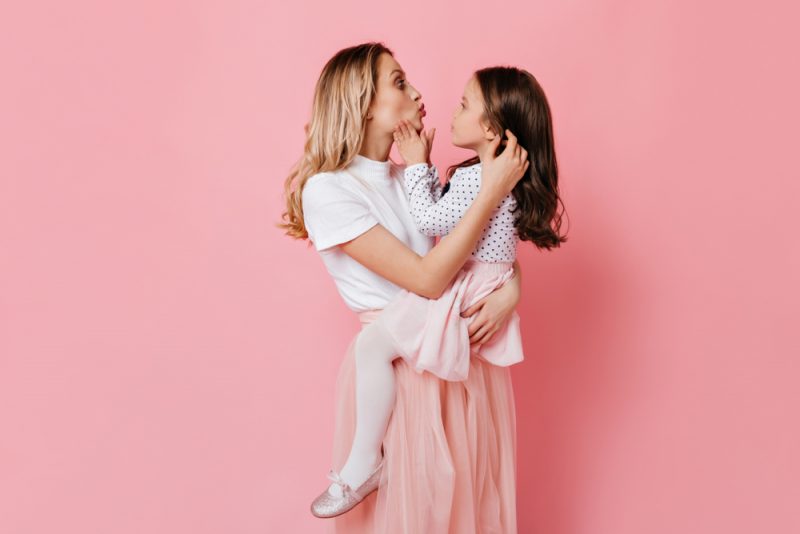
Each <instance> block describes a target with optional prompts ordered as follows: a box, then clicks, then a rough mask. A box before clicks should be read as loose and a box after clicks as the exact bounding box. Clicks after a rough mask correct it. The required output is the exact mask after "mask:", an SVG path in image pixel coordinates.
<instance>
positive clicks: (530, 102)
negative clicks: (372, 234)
mask: <svg viewBox="0 0 800 534" xmlns="http://www.w3.org/2000/svg"><path fill="white" fill-rule="evenodd" d="M506 128H508V130H510V131H511V132H514V133H515V134H516V135H517V138H518V142H519V146H520V147H528V148H530V153H526V152H525V149H524V148H521V150H522V154H523V157H525V158H526V159H527V162H526V165H525V169H526V170H525V175H524V176H523V178H522V179H521V180H520V181H519V182H518V183H517V185H516V186H515V188H514V190H513V191H512V192H511V193H510V194H509V195H508V196H507V197H506V198H505V199H503V201H502V202H501V203H500V205H499V206H498V207H497V212H496V213H495V215H494V216H493V217H492V218H491V219H490V220H489V224H488V226H487V227H486V228H485V229H484V232H483V234H482V236H481V238H480V240H479V242H478V244H477V246H476V248H475V250H474V251H473V253H472V257H471V258H470V259H468V260H467V262H466V264H465V265H464V266H463V267H462V269H461V270H460V271H459V272H458V274H457V275H456V277H455V278H454V280H453V281H452V282H451V283H450V285H449V286H448V287H447V289H445V290H444V292H443V293H442V294H441V296H439V297H438V298H436V299H427V298H425V297H422V296H420V295H417V294H416V293H412V292H410V291H406V290H401V291H400V292H399V294H398V296H396V297H395V298H394V299H393V300H392V301H391V302H390V303H389V304H388V305H387V306H386V307H385V308H384V309H383V310H382V311H381V313H380V315H379V316H378V318H377V319H376V320H375V321H374V322H372V323H371V324H369V325H368V326H366V327H365V328H364V329H363V330H362V331H361V332H360V334H359V335H358V337H357V339H356V346H355V351H356V354H355V360H356V431H355V437H354V439H353V445H352V447H351V450H350V455H349V456H348V459H347V462H346V463H345V465H344V466H343V468H342V470H341V473H336V472H335V471H333V470H331V472H330V473H329V475H328V478H329V479H331V480H332V481H333V482H334V484H332V485H331V486H330V487H329V488H328V489H327V490H326V491H324V492H323V493H322V494H320V495H319V496H318V497H317V498H316V499H315V500H314V502H313V503H312V504H311V512H312V513H313V514H314V515H315V516H317V517H334V516H337V515H340V514H343V513H345V512H347V511H348V510H350V509H352V508H353V507H354V506H356V505H357V504H358V503H359V502H361V501H362V500H363V499H364V498H365V497H366V496H367V495H368V494H369V493H371V492H372V491H374V490H376V489H377V487H378V481H379V479H380V471H381V468H382V466H383V460H382V457H381V443H382V440H383V437H384V434H385V431H386V427H387V425H388V421H389V417H390V416H391V412H392V409H393V405H394V398H395V377H394V370H393V367H392V362H393V361H394V360H395V359H396V358H398V357H401V358H404V359H405V360H406V361H407V362H408V363H409V365H410V366H411V367H412V368H413V369H414V370H416V371H417V372H418V373H422V372H424V371H427V372H430V373H433V374H434V375H436V376H438V377H439V378H442V379H444V380H464V379H466V378H467V376H468V372H469V359H470V355H471V354H472V355H474V356H476V357H479V358H483V359H484V360H486V361H488V362H490V363H492V364H494V365H499V366H509V365H512V364H515V363H518V362H520V361H522V360H523V351H522V339H521V334H520V328H519V316H518V315H517V313H516V312H514V313H513V314H512V316H511V317H510V318H509V320H507V321H506V322H505V323H504V325H503V326H502V327H501V328H500V329H499V330H497V331H496V332H494V334H493V335H492V336H491V338H490V339H489V341H488V342H487V343H484V344H481V345H476V346H474V347H473V346H471V345H470V336H469V332H468V327H469V324H470V323H471V320H472V319H474V317H472V318H463V317H462V316H461V313H462V312H463V311H464V310H466V309H467V308H469V307H470V306H472V305H473V304H474V303H476V302H478V301H479V300H480V299H482V298H483V297H485V296H486V295H488V294H489V293H491V292H492V291H493V290H495V289H497V288H498V287H500V286H502V285H503V284H505V283H506V282H507V281H508V280H509V279H510V278H511V277H512V276H514V261H515V259H516V247H517V243H518V241H519V240H527V241H532V242H533V243H534V244H535V245H536V246H537V247H539V248H546V249H550V248H552V247H558V246H560V244H561V243H562V242H564V241H566V238H565V237H563V236H561V235H559V233H558V231H559V228H560V223H561V216H560V214H559V213H558V212H557V205H558V203H559V202H560V199H559V197H558V172H557V167H556V158H555V152H554V149H553V132H552V122H551V116H550V109H549V105H548V103H547V99H546V98H545V95H544V92H543V91H542V89H541V87H540V86H539V84H538V82H537V81H536V79H535V78H534V77H533V76H532V75H531V74H530V73H528V72H527V71H525V70H521V69H516V68H512V67H493V68H486V69H482V70H479V71H477V72H476V73H475V74H474V75H473V76H472V77H471V78H470V80H469V81H468V83H467V85H466V87H465V90H464V94H463V97H462V100H461V103H460V104H459V108H458V110H457V111H456V113H455V115H454V117H453V122H452V128H451V130H452V141H453V144H454V145H456V146H459V147H462V148H468V149H472V150H474V151H475V152H476V156H475V157H473V158H471V159H468V160H466V161H464V162H462V163H460V164H458V165H455V166H453V167H451V168H450V170H449V175H450V177H451V178H450V181H449V182H448V183H447V185H446V186H445V187H444V188H443V187H442V185H441V183H440V180H439V175H438V171H437V169H436V167H434V166H432V165H430V149H431V145H432V143H433V132H431V134H430V135H428V134H425V133H424V132H423V134H422V136H420V135H419V134H418V133H417V132H416V130H414V129H413V128H411V127H410V126H409V125H408V124H407V123H405V122H401V124H399V125H398V127H397V128H396V129H395V133H394V138H395V143H396V144H397V146H398V149H399V151H400V154H401V156H402V157H403V159H404V160H405V162H406V165H407V166H406V168H405V171H404V186H405V191H406V195H407V197H408V200H409V206H410V208H411V213H412V215H413V217H414V221H415V222H416V224H417V227H418V229H419V230H420V232H422V233H424V234H425V235H429V236H444V237H443V239H446V238H447V237H446V236H447V234H448V233H449V232H450V231H451V230H452V229H453V228H454V227H455V226H456V224H457V223H458V222H459V221H460V220H461V217H463V215H464V213H465V212H466V211H467V209H468V208H469V206H470V205H471V203H472V202H473V201H474V200H475V197H476V196H477V193H478V190H479V189H480V186H481V158H482V156H483V155H484V154H485V153H486V152H485V150H487V149H493V148H494V147H495V146H496V140H494V138H495V136H496V135H497V132H503V131H507V130H506ZM530 162H533V165H532V166H529V165H528V163H530ZM354 178H356V179H358V177H354ZM476 337H478V336H476ZM481 337H482V336H481Z"/></svg>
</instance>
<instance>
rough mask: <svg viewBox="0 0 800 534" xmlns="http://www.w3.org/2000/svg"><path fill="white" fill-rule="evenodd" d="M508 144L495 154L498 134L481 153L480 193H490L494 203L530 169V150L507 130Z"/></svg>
mask: <svg viewBox="0 0 800 534" xmlns="http://www.w3.org/2000/svg"><path fill="white" fill-rule="evenodd" d="M506 134H507V135H508V144H506V147H505V149H503V152H502V153H501V154H500V155H499V156H495V155H494V154H495V152H496V151H497V147H498V146H499V145H500V140H501V136H499V135H498V136H496V137H495V138H494V139H492V140H491V141H490V142H489V144H488V145H487V146H486V147H485V148H484V151H483V153H482V154H481V189H480V191H478V195H488V196H489V198H490V199H492V200H493V201H494V203H497V202H500V201H501V200H503V198H505V196H506V195H508V194H509V193H510V192H511V190H512V189H514V186H515V185H517V182H519V181H520V179H521V178H522V177H523V176H524V175H525V172H526V171H527V170H528V165H529V161H528V151H527V150H525V149H524V148H522V147H521V146H519V144H517V137H516V136H515V135H514V134H513V133H511V131H510V130H506Z"/></svg>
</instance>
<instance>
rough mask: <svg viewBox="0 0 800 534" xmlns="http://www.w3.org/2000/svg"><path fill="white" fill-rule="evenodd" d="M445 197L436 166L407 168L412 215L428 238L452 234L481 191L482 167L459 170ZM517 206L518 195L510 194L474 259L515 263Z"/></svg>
mask: <svg viewBox="0 0 800 534" xmlns="http://www.w3.org/2000/svg"><path fill="white" fill-rule="evenodd" d="M448 183H449V190H447V194H446V195H444V194H443V192H442V184H441V183H440V181H439V171H438V170H437V169H436V166H433V165H431V166H428V164H427V163H419V164H416V165H411V166H410V167H406V169H405V172H404V186H405V189H406V194H407V195H408V202H409V205H410V206H411V215H412V216H413V217H414V222H415V223H416V224H417V228H418V229H419V231H420V232H422V233H423V234H425V235H428V236H445V235H447V234H449V233H450V232H451V231H452V230H453V228H455V227H456V224H458V222H459V221H460V220H461V218H462V217H463V216H464V213H466V211H467V209H468V208H469V207H470V206H471V205H472V202H473V201H474V200H475V197H476V196H477V195H478V191H479V190H480V188H481V164H480V163H476V164H475V165H472V166H470V167H461V168H459V169H456V171H455V173H453V176H452V178H451V179H450V182H448ZM514 206H516V201H515V200H514V195H512V194H510V193H509V194H508V195H507V196H506V197H505V198H504V199H503V200H502V201H501V202H500V205H499V206H498V207H497V210H496V211H495V213H494V214H493V215H492V217H491V218H490V219H489V224H488V225H487V226H486V228H484V230H483V234H482V235H481V238H480V240H479V241H478V245H477V246H476V248H475V250H474V251H473V252H472V256H473V257H474V258H476V259H478V260H480V261H484V262H487V263H494V262H500V261H514V260H515V259H516V257H517V243H518V242H519V237H518V235H517V229H516V228H515V227H514V215H513V214H512V213H511V210H513V209H514Z"/></svg>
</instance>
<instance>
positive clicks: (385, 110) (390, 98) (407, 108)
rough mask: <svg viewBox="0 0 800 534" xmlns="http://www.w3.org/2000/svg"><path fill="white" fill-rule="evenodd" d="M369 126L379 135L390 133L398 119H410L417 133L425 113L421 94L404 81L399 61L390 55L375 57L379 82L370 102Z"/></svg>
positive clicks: (390, 134)
mask: <svg viewBox="0 0 800 534" xmlns="http://www.w3.org/2000/svg"><path fill="white" fill-rule="evenodd" d="M369 115H370V116H371V117H372V120H370V121H369V123H368V124H369V126H368V127H369V128H371V129H372V130H373V131H374V133H376V134H379V135H384V134H385V135H388V136H389V137H391V136H392V132H393V131H394V128H395V126H397V125H398V124H399V123H400V121H401V120H403V119H405V120H407V121H409V122H410V123H411V124H412V125H413V126H414V128H415V129H416V130H417V131H418V132H419V131H421V130H422V127H423V124H422V118H423V117H424V116H425V115H426V113H425V106H424V105H423V104H422V95H421V94H420V93H419V92H418V91H417V90H416V89H415V88H414V87H413V86H412V85H411V84H410V83H408V80H406V74H405V72H403V69H402V67H400V64H399V63H398V62H397V61H396V60H395V59H394V57H392V55H391V54H387V53H383V54H381V55H380V57H379V58H378V82H377V87H376V91H375V97H374V98H373V100H372V103H371V104H370V109H369Z"/></svg>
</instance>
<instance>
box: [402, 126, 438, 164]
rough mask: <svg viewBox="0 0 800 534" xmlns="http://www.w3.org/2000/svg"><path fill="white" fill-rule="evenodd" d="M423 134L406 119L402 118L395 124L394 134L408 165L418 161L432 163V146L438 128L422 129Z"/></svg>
mask: <svg viewBox="0 0 800 534" xmlns="http://www.w3.org/2000/svg"><path fill="white" fill-rule="evenodd" d="M421 133H422V135H420V134H419V133H417V131H416V130H415V129H414V128H413V127H412V126H411V125H410V124H409V122H408V121H406V120H401V121H400V123H399V124H398V125H397V126H395V129H394V132H393V135H394V142H395V144H396V145H397V149H398V151H399V152H400V156H402V158H403V161H405V162H406V165H416V164H417V163H427V164H428V165H430V163H431V157H430V156H431V147H432V146H433V136H434V135H435V134H436V128H433V129H432V130H431V131H430V132H426V131H425V130H422V132H421Z"/></svg>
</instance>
